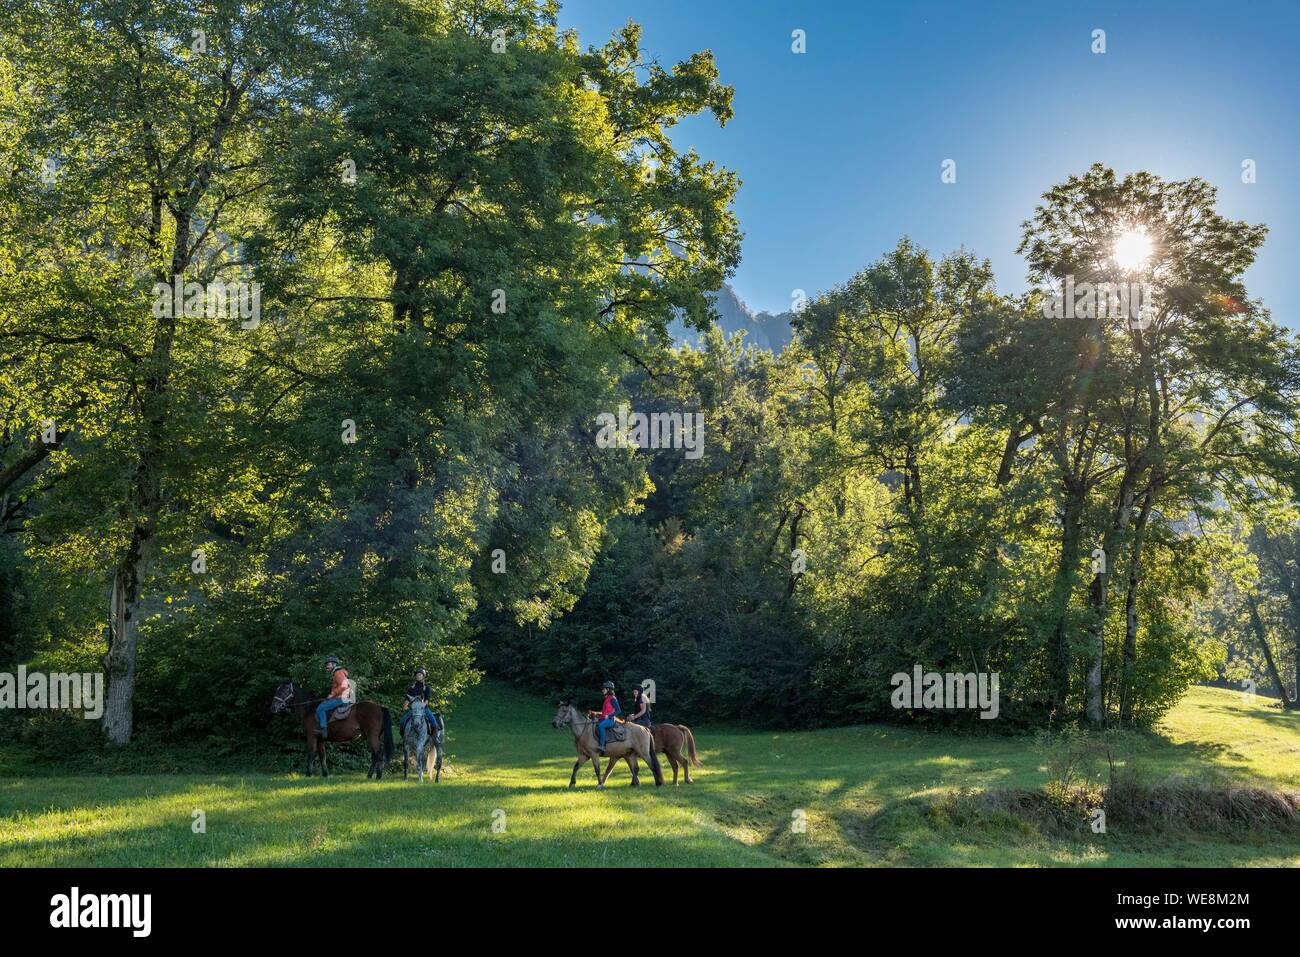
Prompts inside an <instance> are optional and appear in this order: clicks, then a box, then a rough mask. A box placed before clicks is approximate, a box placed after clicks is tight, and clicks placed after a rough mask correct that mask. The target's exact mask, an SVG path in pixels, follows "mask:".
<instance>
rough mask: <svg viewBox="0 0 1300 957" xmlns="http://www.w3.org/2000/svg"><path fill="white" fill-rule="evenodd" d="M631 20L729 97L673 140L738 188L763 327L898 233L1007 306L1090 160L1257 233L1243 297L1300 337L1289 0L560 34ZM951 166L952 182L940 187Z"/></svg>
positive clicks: (866, 3) (744, 10) (654, 44)
mask: <svg viewBox="0 0 1300 957" xmlns="http://www.w3.org/2000/svg"><path fill="white" fill-rule="evenodd" d="M629 18H630V19H633V20H636V21H637V22H638V23H640V24H641V25H642V26H643V28H644V44H645V46H646V49H647V50H648V52H649V53H650V54H652V55H653V56H656V57H658V58H659V59H660V60H661V61H662V62H663V63H664V64H665V65H669V64H671V63H675V62H677V61H678V60H681V59H684V58H685V57H686V56H688V55H690V54H691V53H692V52H694V51H696V50H699V49H706V48H707V49H710V50H712V51H713V53H714V55H715V57H716V59H717V62H718V67H719V70H720V72H721V77H722V81H723V82H724V83H727V84H729V85H731V86H733V87H735V90H736V96H735V110H736V116H735V119H733V120H732V121H731V122H730V123H728V124H727V127H726V128H725V129H722V130H719V129H718V127H717V125H716V124H715V123H714V122H713V121H712V118H704V119H696V120H691V121H689V122H687V123H684V124H682V125H681V126H679V127H678V130H677V132H676V134H675V137H674V138H675V140H676V141H677V142H678V144H679V145H681V146H687V145H693V146H695V147H696V149H698V150H699V151H700V153H701V154H702V155H703V156H705V157H706V158H709V159H714V160H717V161H719V162H721V163H722V164H723V165H725V166H727V167H729V168H731V169H733V170H735V171H736V172H738V173H739V175H740V178H741V179H742V180H743V183H744V185H743V186H742V187H741V191H740V195H739V197H738V199H737V203H736V210H737V214H738V216H739V218H740V223H741V228H742V229H743V230H744V233H745V242H744V246H743V258H742V261H741V264H740V268H739V269H738V271H737V273H736V275H735V277H734V279H733V280H732V285H733V286H734V287H735V288H736V291H737V292H738V293H739V294H740V296H741V298H742V299H744V300H745V301H746V303H747V304H748V305H749V306H750V307H751V308H752V309H754V310H755V311H758V310H761V309H766V310H769V311H772V312H779V311H782V310H785V309H788V308H789V307H790V302H791V295H792V291H793V290H795V289H804V290H806V291H807V292H808V293H809V294H810V295H811V294H813V293H815V292H816V291H818V290H820V289H825V288H828V287H829V286H832V285H834V284H835V283H838V282H840V281H842V280H844V279H846V278H848V277H849V276H850V275H852V274H853V273H855V272H857V271H858V270H859V269H861V268H862V267H864V266H865V265H867V264H868V263H870V262H871V261H873V260H874V259H876V258H877V257H878V256H879V255H880V254H881V253H883V252H884V251H885V250H887V249H889V248H891V247H892V246H893V245H894V243H895V242H896V241H897V239H898V237H899V236H901V235H903V234H904V233H906V234H908V235H910V236H911V237H912V238H913V239H914V240H916V241H917V242H919V243H921V244H922V245H924V246H926V247H927V248H929V249H930V250H931V251H932V252H935V253H936V254H938V253H943V252H947V251H949V250H951V249H955V248H957V247H958V246H963V245H964V246H965V247H966V248H968V249H970V250H972V251H974V252H975V253H977V254H978V255H980V256H984V257H988V258H989V259H991V260H992V262H993V266H994V268H995V270H996V274H997V277H998V285H999V287H1000V289H1001V290H1002V291H1004V292H1016V291H1019V290H1021V289H1024V288H1025V286H1026V285H1027V281H1026V279H1025V268H1024V263H1023V261H1022V260H1021V259H1020V257H1019V256H1017V255H1016V254H1015V247H1016V244H1017V242H1018V240H1019V236H1020V224H1021V223H1022V222H1023V221H1024V220H1025V219H1027V218H1028V217H1029V215H1030V214H1031V212H1032V210H1033V207H1034V205H1035V204H1036V202H1037V201H1038V198H1039V196H1040V195H1041V194H1042V193H1043V191H1044V190H1046V189H1047V188H1048V187H1050V186H1051V185H1052V184H1054V183H1057V182H1059V181H1061V180H1063V179H1064V178H1066V177H1067V176H1069V175H1070V174H1071V173H1077V172H1082V171H1083V170H1084V169H1086V168H1087V167H1088V166H1089V165H1090V164H1091V163H1092V162H1094V161H1101V162H1104V163H1106V164H1107V165H1109V166H1111V167H1113V168H1114V169H1116V170H1117V171H1118V172H1120V173H1121V174H1122V173H1126V172H1131V171H1133V170H1136V169H1147V170H1150V171H1151V172H1153V173H1156V174H1157V175H1160V176H1163V177H1166V178H1170V179H1181V178H1186V177H1189V176H1194V175H1195V176H1201V177H1203V178H1204V179H1206V180H1208V181H1209V182H1211V183H1212V184H1214V185H1215V186H1216V187H1218V189H1219V210H1220V212H1222V213H1223V214H1225V215H1228V216H1232V217H1234V218H1238V219H1245V220H1248V221H1250V222H1263V223H1266V224H1267V225H1268V226H1269V227H1270V234H1269V238H1268V241H1267V243H1266V244H1265V246H1264V248H1263V250H1262V252H1261V255H1260V257H1259V259H1258V261H1257V262H1256V264H1255V266H1254V267H1253V268H1252V269H1251V270H1250V272H1248V273H1247V288H1248V289H1249V290H1250V292H1251V295H1252V296H1258V297H1262V298H1263V299H1264V301H1265V303H1266V304H1267V305H1268V306H1269V307H1270V308H1271V309H1272V311H1273V316H1274V319H1275V320H1277V321H1278V322H1281V323H1284V324H1286V325H1289V326H1292V327H1293V328H1294V327H1297V326H1300V312H1298V311H1297V310H1296V309H1295V308H1294V306H1293V304H1294V303H1295V302H1296V301H1297V297H1298V295H1300V261H1298V258H1300V257H1298V254H1300V202H1298V200H1297V184H1296V174H1295V167H1294V164H1295V163H1296V161H1297V158H1300V153H1298V151H1297V146H1298V145H1300V144H1298V142H1297V141H1298V140H1300V133H1298V132H1297V131H1298V129H1300V124H1298V123H1297V120H1296V116H1297V113H1298V112H1300V110H1297V105H1298V104H1297V101H1298V100H1300V97H1298V96H1297V93H1298V92H1300V66H1298V64H1300V55H1298V52H1300V50H1298V48H1300V42H1298V41H1297V31H1300V3H1297V2H1295V0H1289V2H1276V3H1273V2H1264V3H1256V2H1252V3H1215V4H1211V3H1202V2H1196V0H1180V2H1152V0H1143V2H1134V0H1128V2H1119V3H1073V4H1063V3H1055V2H1051V0H1038V2H1037V3H1018V2H987V3H986V2H980V3H976V2H967V3H957V2H945V3H915V4H913V3H905V2H901V0H899V2H892V0H891V2H888V3H884V2H874V0H855V2H842V0H821V2H818V0H806V2H803V3H793V2H777V0H641V2H632V0H567V2H565V5H564V7H563V9H562V11H561V15H560V23H561V25H562V26H565V27H575V28H577V30H578V32H579V35H580V37H581V38H582V41H583V43H584V44H596V43H602V42H604V40H605V39H606V38H607V37H608V36H609V34H610V33H612V32H613V31H614V30H615V29H617V28H618V27H620V26H621V25H622V24H623V23H625V22H626V21H627V20H628V19H629ZM796 28H798V29H802V30H804V31H805V32H806V36H807V52H806V53H804V54H801V55H800V54H795V53H793V52H791V49H790V45H791V31H793V30H794V29H796ZM1094 29H1102V30H1105V31H1106V52H1105V53H1103V54H1094V53H1093V52H1092V50H1091V46H1092V31H1093V30H1094ZM945 159H952V160H955V161H956V164H957V165H956V171H957V182H956V183H954V184H950V185H946V184H944V183H942V182H941V181H940V172H941V164H942V163H943V161H944V160H945ZM1245 159H1253V160H1254V161H1255V162H1256V168H1257V174H1256V175H1257V182H1255V183H1254V184H1250V185H1247V184H1244V183H1242V181H1241V164H1242V161H1243V160H1245Z"/></svg>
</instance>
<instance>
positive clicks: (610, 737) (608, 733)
mask: <svg viewBox="0 0 1300 957" xmlns="http://www.w3.org/2000/svg"><path fill="white" fill-rule="evenodd" d="M626 740H627V726H626V725H622V724H615V725H614V726H613V727H612V728H606V729H605V743H606V744H610V743H611V742H614V741H626Z"/></svg>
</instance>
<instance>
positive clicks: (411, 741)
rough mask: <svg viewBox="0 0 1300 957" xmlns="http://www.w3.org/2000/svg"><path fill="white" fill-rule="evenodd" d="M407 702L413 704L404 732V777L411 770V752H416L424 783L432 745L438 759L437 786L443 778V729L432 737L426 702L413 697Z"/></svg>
mask: <svg viewBox="0 0 1300 957" xmlns="http://www.w3.org/2000/svg"><path fill="white" fill-rule="evenodd" d="M407 700H408V701H410V703H411V720H410V721H408V722H407V723H406V730H405V731H403V732H402V777H403V778H405V777H406V776H407V774H408V772H409V770H410V766H411V752H412V751H414V752H415V761H416V765H417V767H418V768H419V770H420V783H421V784H423V783H424V775H425V771H426V769H427V768H428V766H429V758H428V751H427V748H428V747H429V745H430V744H432V746H433V753H434V757H435V759H436V760H435V762H434V768H433V783H434V784H437V783H438V781H439V780H441V778H442V739H443V729H442V728H441V727H439V728H438V730H437V733H435V734H433V735H430V734H429V723H428V722H427V721H426V720H425V715H424V700H423V699H421V698H411V697H408V698H407Z"/></svg>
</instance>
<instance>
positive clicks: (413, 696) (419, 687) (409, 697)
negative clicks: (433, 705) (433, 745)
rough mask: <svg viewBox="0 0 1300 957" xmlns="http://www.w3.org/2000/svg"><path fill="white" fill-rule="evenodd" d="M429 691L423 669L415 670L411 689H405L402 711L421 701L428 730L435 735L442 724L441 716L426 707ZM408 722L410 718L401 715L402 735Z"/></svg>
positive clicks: (406, 715)
mask: <svg viewBox="0 0 1300 957" xmlns="http://www.w3.org/2000/svg"><path fill="white" fill-rule="evenodd" d="M429 691H430V689H429V686H428V684H426V683H425V680H424V669H423V668H416V669H415V681H414V682H413V683H412V684H411V687H409V688H407V689H406V700H405V701H404V702H402V711H406V710H407V709H408V708H410V707H411V702H412V701H415V700H419V701H423V702H424V704H425V708H424V714H425V716H426V717H427V718H428V719H429V730H430V731H431V732H432V733H434V734H437V733H438V728H439V726H440V725H441V724H442V718H441V716H439V715H436V714H434V713H433V712H432V711H430V710H429V707H428V705H429ZM410 720H411V716H410V715H409V714H403V715H402V720H401V730H402V733H403V734H405V733H406V725H407V724H408V723H409V722H410Z"/></svg>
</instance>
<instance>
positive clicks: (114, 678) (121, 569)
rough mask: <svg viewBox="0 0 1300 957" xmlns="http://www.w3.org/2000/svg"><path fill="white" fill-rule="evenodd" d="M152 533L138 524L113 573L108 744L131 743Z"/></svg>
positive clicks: (106, 710) (106, 666) (107, 657)
mask: <svg viewBox="0 0 1300 957" xmlns="http://www.w3.org/2000/svg"><path fill="white" fill-rule="evenodd" d="M151 538H152V534H151V533H150V532H149V531H148V530H147V528H145V527H144V526H143V525H140V524H137V525H136V527H135V530H134V531H133V533H132V535H131V543H130V546H129V547H128V548H127V550H126V552H125V553H124V554H123V556H122V559H121V561H120V562H118V566H117V569H116V570H115V572H114V573H113V591H112V594H111V596H110V598H109V609H108V653H107V654H105V655H104V659H103V662H104V671H105V673H106V676H107V682H108V684H107V689H106V691H105V694H104V724H103V728H104V736H105V737H106V738H107V739H108V741H109V743H110V744H115V745H123V744H126V743H128V742H129V741H130V740H131V728H132V711H131V703H132V699H133V697H134V695H135V657H136V647H137V644H138V640H139V635H140V599H141V594H140V592H141V588H140V586H141V583H142V582H143V580H144V576H145V575H146V574H148V566H149V559H150V554H149V553H150V551H151V550H152V544H153V543H152V541H151Z"/></svg>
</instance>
